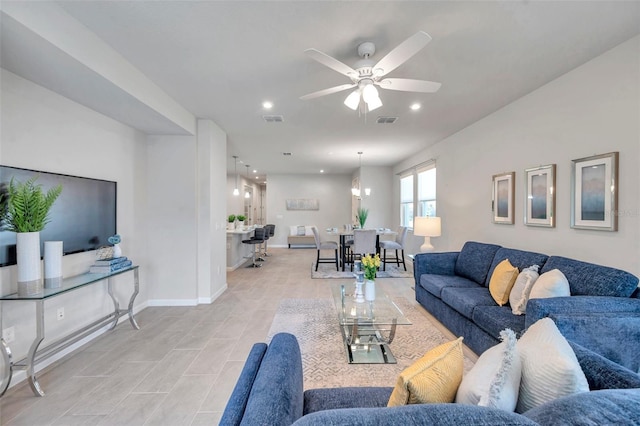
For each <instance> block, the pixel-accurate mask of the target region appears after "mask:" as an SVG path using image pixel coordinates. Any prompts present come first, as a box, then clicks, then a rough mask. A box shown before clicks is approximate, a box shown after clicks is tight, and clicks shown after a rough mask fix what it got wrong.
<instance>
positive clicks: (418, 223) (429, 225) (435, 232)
mask: <svg viewBox="0 0 640 426" xmlns="http://www.w3.org/2000/svg"><path fill="white" fill-rule="evenodd" d="M440 225H441V224H440V218H439V217H428V216H427V217H420V216H416V217H415V218H414V221H413V235H417V236H420V237H424V244H422V245H421V246H420V251H421V252H422V253H426V252H428V251H433V250H435V247H433V245H431V237H439V236H440V235H441V232H442V227H441V226H440Z"/></svg>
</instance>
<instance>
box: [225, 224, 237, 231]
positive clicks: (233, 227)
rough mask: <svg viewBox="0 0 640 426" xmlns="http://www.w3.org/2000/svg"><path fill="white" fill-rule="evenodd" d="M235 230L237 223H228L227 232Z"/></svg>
mask: <svg viewBox="0 0 640 426" xmlns="http://www.w3.org/2000/svg"><path fill="white" fill-rule="evenodd" d="M234 229H236V223H235V222H228V223H227V230H229V231H233V230H234Z"/></svg>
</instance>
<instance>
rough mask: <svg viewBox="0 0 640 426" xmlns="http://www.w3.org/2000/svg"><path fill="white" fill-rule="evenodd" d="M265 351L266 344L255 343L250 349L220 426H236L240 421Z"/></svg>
mask: <svg viewBox="0 0 640 426" xmlns="http://www.w3.org/2000/svg"><path fill="white" fill-rule="evenodd" d="M266 351H267V344H266V343H256V344H255V345H253V347H252V348H251V352H249V356H248V357H247V360H246V361H245V363H244V367H243V368H242V372H241V373H240V377H239V378H238V381H237V382H236V386H235V387H234V388H233V392H232V393H231V397H229V401H227V406H226V407H225V409H224V413H222V418H221V419H220V425H222V426H237V425H239V424H240V422H241V421H242V416H243V415H244V410H245V407H246V406H247V401H248V400H249V393H250V392H251V387H252V386H253V382H254V381H255V379H256V375H257V374H258V370H259V369H260V364H261V363H262V358H263V357H264V354H265V352H266Z"/></svg>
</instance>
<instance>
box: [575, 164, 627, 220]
mask: <svg viewBox="0 0 640 426" xmlns="http://www.w3.org/2000/svg"><path fill="white" fill-rule="evenodd" d="M571 163H572V170H571V227H572V228H577V229H595V230H600V231H617V230H618V215H617V214H616V211H617V209H618V186H617V185H618V153H617V152H609V153H607V154H601V155H594V156H593V157H586V158H580V159H577V160H572V161H571Z"/></svg>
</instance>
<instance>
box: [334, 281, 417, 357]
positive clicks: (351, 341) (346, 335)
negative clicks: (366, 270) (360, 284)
mask: <svg viewBox="0 0 640 426" xmlns="http://www.w3.org/2000/svg"><path fill="white" fill-rule="evenodd" d="M355 290H356V285H355V283H354V282H350V283H332V284H331V292H332V293H333V301H334V303H335V305H336V309H337V310H338V322H339V324H340V330H341V331H342V337H343V341H344V346H345V349H346V352H347V361H348V362H349V364H395V363H396V358H395V357H394V356H393V354H392V353H391V349H390V348H389V345H390V344H391V342H392V341H393V338H394V337H395V334H396V327H397V326H398V325H411V322H410V321H409V320H408V319H407V318H406V317H405V316H404V314H403V313H402V311H401V310H400V309H399V308H398V307H397V306H396V304H395V303H393V302H392V301H391V299H389V297H388V296H387V295H386V294H385V293H384V291H383V290H382V288H381V286H380V285H376V291H375V296H376V297H375V300H372V301H364V302H357V301H356V298H355V297H354V293H355Z"/></svg>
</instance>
